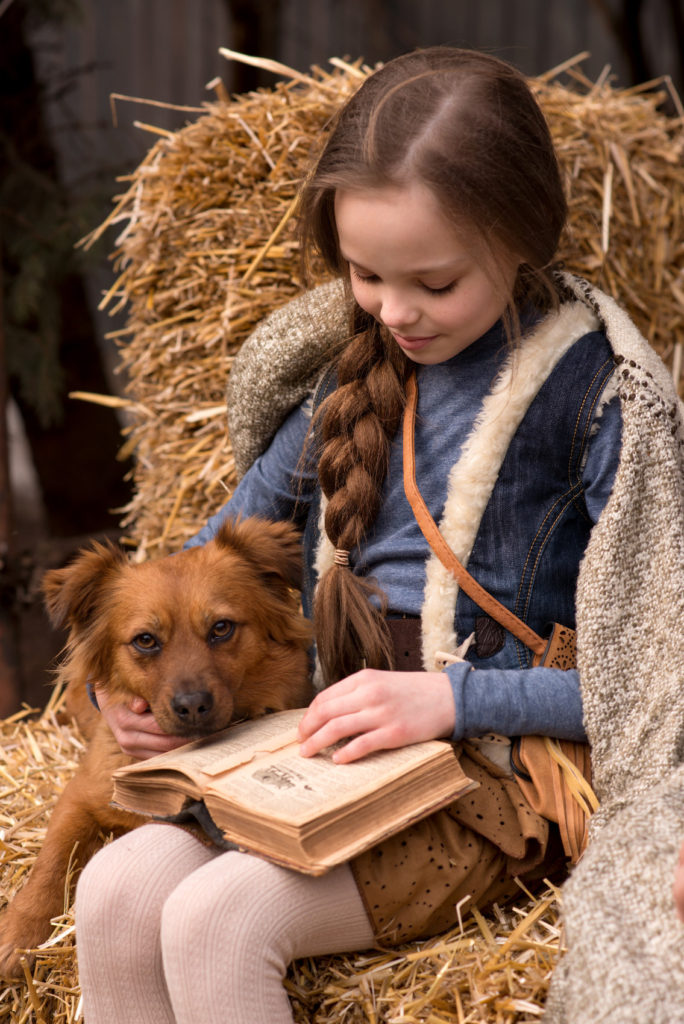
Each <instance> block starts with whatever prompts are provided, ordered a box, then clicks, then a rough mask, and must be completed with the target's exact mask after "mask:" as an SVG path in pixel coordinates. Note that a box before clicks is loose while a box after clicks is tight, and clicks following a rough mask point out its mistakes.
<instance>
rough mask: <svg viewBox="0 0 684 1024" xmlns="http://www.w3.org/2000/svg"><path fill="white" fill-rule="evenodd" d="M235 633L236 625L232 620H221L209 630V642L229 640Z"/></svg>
mask: <svg viewBox="0 0 684 1024" xmlns="http://www.w3.org/2000/svg"><path fill="white" fill-rule="evenodd" d="M234 632H235V623H234V622H231V620H230V619H220V620H219V621H218V622H215V623H214V625H213V626H212V627H211V629H210V630H209V641H210V642H211V641H213V640H227V639H228V638H229V637H231V636H232V635H233V633H234Z"/></svg>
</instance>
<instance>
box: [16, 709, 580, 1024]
mask: <svg viewBox="0 0 684 1024" xmlns="http://www.w3.org/2000/svg"><path fill="white" fill-rule="evenodd" d="M55 710H56V705H55V704H54V703H53V704H52V705H51V706H50V707H48V709H47V710H46V712H45V713H44V714H43V715H42V716H41V717H40V718H38V719H35V718H34V717H32V716H30V715H29V714H28V713H27V712H23V713H21V714H18V715H15V716H13V717H12V718H10V719H7V720H6V721H4V722H0V800H1V808H2V809H1V810H0V849H1V850H2V866H1V868H0V904H4V902H5V901H6V900H8V899H10V898H11V896H12V894H13V893H14V892H15V891H16V890H17V889H18V888H19V886H20V885H21V884H22V882H23V881H24V879H25V877H26V874H27V872H28V871H29V869H30V867H31V865H32V864H33V861H34V858H35V856H36V853H37V851H38V850H39V849H40V846H41V843H42V841H43V837H44V834H45V828H46V825H47V820H48V818H49V815H50V812H51V811H52V808H53V806H54V804H55V802H56V800H57V796H58V794H59V792H61V790H62V789H63V787H64V786H65V785H66V783H67V782H68V780H69V778H70V777H71V775H72V773H73V771H74V769H75V767H76V764H77V763H78V759H79V756H80V753H81V751H82V747H83V740H82V738H81V736H80V734H79V733H78V731H77V730H76V729H75V728H74V727H73V726H70V725H65V724H62V723H60V722H59V721H58V719H57V717H56V714H55ZM559 913H560V896H559V893H558V891H557V890H555V889H549V890H548V891H546V892H544V893H542V894H541V895H540V896H538V897H536V898H535V897H533V896H531V895H529V894H528V893H526V892H524V891H522V890H521V893H520V899H519V900H517V901H515V903H514V904H513V905H512V906H510V907H507V908H506V909H501V908H498V907H495V908H494V911H493V912H491V913H490V914H488V915H487V917H486V918H485V917H483V916H482V915H480V914H479V913H477V912H475V913H474V914H473V913H469V912H468V908H467V906H464V907H463V908H462V916H463V924H462V926H459V927H456V928H454V929H453V930H452V931H451V932H449V933H448V934H446V935H443V936H440V937H439V938H437V939H433V940H431V941H429V942H416V943H411V944H410V945H407V946H404V947H401V948H399V949H397V950H396V951H393V952H392V953H379V952H373V951H370V952H368V953H354V954H349V955H345V956H328V957H320V958H318V959H317V960H315V961H314V960H310V959H306V960H298V961H296V962H295V963H294V964H293V965H292V967H291V968H290V971H289V972H288V976H287V979H286V986H287V990H288V993H289V995H290V998H291V1000H292V1005H293V1009H294V1015H295V1020H296V1021H297V1024H332V1022H338V1021H345V1024H366V1022H373V1024H375V1022H381V1021H386V1022H389V1021H393V1020H399V1019H400V1020H402V1021H415V1022H418V1021H425V1022H427V1021H430V1022H433V1024H436V1022H438V1021H439V1022H441V1024H457V1022H458V1024H461V1022H463V1021H465V1020H468V1021H469V1022H473V1024H479V1022H483V1024H489V1022H493V1021H497V1022H499V1021H501V1022H506V1024H508V1022H511V1024H512V1022H523V1021H535V1020H538V1019H539V1017H540V1015H541V1012H542V1008H543V1005H544V1002H545V999H546V993H547V990H548V985H549V981H550V977H551V972H552V970H553V967H554V965H555V964H556V962H557V960H558V957H559V955H560V952H561V948H562V939H561V929H560V925H559ZM75 953H76V950H75V944H74V917H73V907H71V906H69V905H67V906H65V908H64V914H63V915H62V916H61V917H60V918H58V919H57V920H56V921H55V926H54V930H53V934H52V936H51V938H50V939H49V940H48V941H47V942H46V943H44V945H43V946H42V947H41V948H40V949H39V950H38V951H37V954H36V961H35V964H34V966H33V967H32V968H30V969H29V968H28V967H26V977H25V980H24V981H22V982H18V983H11V984H10V983H8V982H3V981H2V980H1V979H0V1024H23V1022H35V1024H41V1022H42V1024H75V1022H76V1021H80V1020H82V1019H83V1018H82V1005H81V995H80V990H79V985H78V971H77V965H76V956H75Z"/></svg>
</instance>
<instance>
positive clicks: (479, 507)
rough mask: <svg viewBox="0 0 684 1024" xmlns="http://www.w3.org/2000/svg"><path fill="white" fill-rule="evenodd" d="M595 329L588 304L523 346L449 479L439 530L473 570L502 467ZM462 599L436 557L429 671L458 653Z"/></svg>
mask: <svg viewBox="0 0 684 1024" xmlns="http://www.w3.org/2000/svg"><path fill="white" fill-rule="evenodd" d="M597 327H598V321H597V319H596V317H595V316H594V314H593V313H592V312H591V310H589V309H588V308H587V307H586V306H585V305H584V304H583V303H580V302H577V303H571V304H568V305H564V306H563V307H562V308H561V310H560V312H559V313H557V314H552V315H551V316H549V317H547V318H546V319H545V320H544V321H543V323H542V324H541V325H540V326H539V327H538V328H537V330H536V331H534V332H533V333H532V334H531V335H529V336H528V337H527V338H525V339H524V341H523V343H522V345H521V346H520V348H519V349H517V350H516V351H515V352H513V354H512V355H511V356H510V357H509V359H508V360H507V361H506V364H505V365H504V367H503V369H502V371H501V373H500V375H499V377H498V378H497V380H496V381H495V382H494V385H493V387H492V390H491V392H490V393H489V394H488V395H487V397H486V398H485V399H484V401H483V403H482V409H481V411H480V413H479V415H478V416H477V419H476V420H475V423H474V424H473V429H472V431H471V433H470V435H469V436H468V438H467V440H466V442H465V444H464V445H463V449H462V451H461V456H460V458H459V460H458V462H457V463H456V465H455V466H453V467H452V469H451V471H450V473H449V482H448V487H447V499H446V503H445V506H444V513H443V515H442V520H441V522H440V530H441V532H442V535H443V537H444V539H445V540H446V542H447V543H448V544H449V546H450V547H451V549H452V551H453V552H454V553H455V555H456V557H457V558H458V559H459V560H460V561H461V562H462V563H463V564H464V565H467V564H468V559H469V557H470V553H471V551H472V547H473V544H474V543H475V538H476V536H477V531H478V529H479V526H480V521H481V519H482V516H483V514H484V511H485V508H486V507H487V503H488V502H489V499H490V496H491V493H492V490H493V488H494V484H495V483H496V479H497V477H498V475H499V470H500V469H501V464H502V463H503V460H504V457H505V455H506V452H507V450H508V447H509V445H510V443H511V440H512V438H513V436H514V434H515V432H516V430H517V429H518V426H519V425H520V423H521V421H522V419H523V417H524V415H525V413H526V412H527V410H528V408H529V407H530V404H531V403H532V401H533V399H534V398H535V396H536V395H537V392H538V391H539V389H540V387H541V386H542V384H543V383H544V381H545V380H546V378H547V377H548V376H549V374H550V373H551V371H552V370H553V368H554V366H555V365H556V364H557V363H558V362H559V360H560V359H561V358H562V356H563V355H564V354H565V353H566V352H567V351H568V350H569V349H570V348H571V347H572V345H574V343H575V342H576V341H578V340H579V339H580V338H581V337H583V335H585V334H587V333H589V332H590V331H594V330H596V329H597ZM418 473H419V468H418ZM419 478H420V474H419ZM457 596H458V584H457V582H456V580H455V578H454V577H453V575H452V574H451V573H450V572H449V570H448V569H446V568H445V567H444V566H443V565H442V563H441V562H440V561H439V560H438V559H437V557H436V556H435V555H434V554H433V555H431V556H430V558H429V559H428V561H427V565H426V583H425V596H424V602H423V611H422V632H423V665H424V667H425V669H426V670H427V671H431V672H434V671H436V669H437V665H436V661H435V654H436V652H437V651H447V652H453V651H455V650H456V648H457V646H458V638H457V636H456V634H455V631H454V617H455V614H456V599H457Z"/></svg>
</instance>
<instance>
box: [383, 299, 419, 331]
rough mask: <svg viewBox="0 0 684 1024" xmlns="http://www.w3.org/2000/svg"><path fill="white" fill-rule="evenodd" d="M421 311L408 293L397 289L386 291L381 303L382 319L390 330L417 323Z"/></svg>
mask: <svg viewBox="0 0 684 1024" xmlns="http://www.w3.org/2000/svg"><path fill="white" fill-rule="evenodd" d="M419 317H420V311H419V310H418V309H417V308H416V304H415V303H414V302H412V301H411V300H410V298H409V296H408V295H406V293H404V292H401V291H395V290H393V289H392V290H387V291H384V292H383V294H382V298H381V303H380V320H381V321H382V323H383V324H384V325H385V327H389V329H390V330H395V331H400V329H401V328H402V327H409V326H410V325H411V324H415V323H416V321H417V320H418V318H419Z"/></svg>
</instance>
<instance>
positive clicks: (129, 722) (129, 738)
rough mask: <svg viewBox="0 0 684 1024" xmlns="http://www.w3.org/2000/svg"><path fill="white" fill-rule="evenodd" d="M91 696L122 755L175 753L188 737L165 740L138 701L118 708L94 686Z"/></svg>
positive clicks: (155, 723) (146, 706)
mask: <svg viewBox="0 0 684 1024" xmlns="http://www.w3.org/2000/svg"><path fill="white" fill-rule="evenodd" d="M95 696H96V697H97V703H98V704H99V706H100V711H101V713H102V716H103V718H104V719H105V721H106V722H107V725H108V726H109V728H110V729H111V730H112V732H113V733H114V739H115V740H116V742H117V743H118V744H119V746H120V747H121V749H122V750H123V752H124V754H128V755H129V756H130V757H137V758H139V759H141V760H142V759H143V758H147V757H152V756H153V755H154V754H162V753H165V752H166V751H167V750H175V748H176V747H181V746H182V745H183V744H184V743H187V742H188V740H189V739H190V737H189V736H169V734H168V733H165V732H163V731H162V730H161V729H160V728H159V726H158V725H157V721H156V719H155V717H154V715H153V714H152V712H151V711H150V706H149V704H148V703H147V701H144V700H143V699H142V697H132V698H131V700H130V701H129V702H128V704H119V703H117V702H116V698H115V697H112V696H111V695H110V694H108V693H107V691H106V690H105V689H101V688H98V687H97V685H96V686H95Z"/></svg>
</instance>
